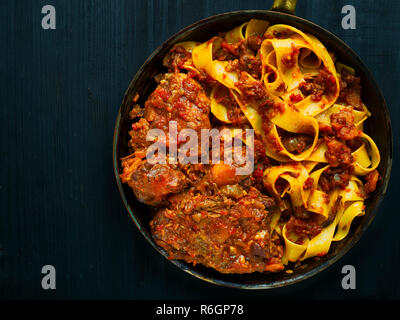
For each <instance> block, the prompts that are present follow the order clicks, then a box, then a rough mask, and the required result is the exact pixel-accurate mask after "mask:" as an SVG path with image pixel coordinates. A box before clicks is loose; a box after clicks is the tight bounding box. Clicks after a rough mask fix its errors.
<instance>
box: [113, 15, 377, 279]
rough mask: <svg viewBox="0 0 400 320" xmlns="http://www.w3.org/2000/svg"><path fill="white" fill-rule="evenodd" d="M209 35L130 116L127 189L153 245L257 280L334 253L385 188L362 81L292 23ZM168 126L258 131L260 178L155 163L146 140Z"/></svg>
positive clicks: (187, 50) (188, 49)
mask: <svg viewBox="0 0 400 320" xmlns="http://www.w3.org/2000/svg"><path fill="white" fill-rule="evenodd" d="M211 36H212V37H210V39H209V40H208V41H206V42H203V43H199V42H195V41H189V42H183V43H178V44H176V45H175V46H174V47H173V48H172V49H171V50H170V51H169V53H168V55H167V56H166V57H165V59H164V66H165V67H167V68H168V72H166V73H165V74H160V75H159V76H157V77H156V80H157V82H158V86H157V88H156V89H155V90H154V92H153V93H152V94H151V95H150V96H149V98H148V100H147V101H146V103H145V105H144V107H142V106H139V105H136V104H135V105H134V106H133V108H132V111H131V117H132V121H133V124H132V131H131V132H130V141H129V144H130V147H131V148H132V153H131V154H130V155H128V156H127V157H125V158H123V159H122V160H121V161H122V167H123V172H122V173H121V179H122V181H123V182H124V183H127V184H128V185H129V186H130V187H131V188H132V190H133V192H134V194H135V196H136V198H137V199H138V200H139V201H141V202H144V203H146V204H149V205H151V206H152V207H153V208H154V217H153V218H152V221H151V224H150V225H151V230H152V235H153V238H154V239H155V241H156V243H157V244H158V245H160V246H161V247H162V248H164V249H165V250H166V251H167V252H168V254H169V256H170V258H171V259H183V260H185V261H187V262H189V263H193V264H197V263H200V264H203V265H205V266H207V267H211V268H214V269H216V270H218V271H219V272H222V273H250V272H256V271H258V272H278V271H282V270H285V269H288V268H291V267H290V266H291V265H292V264H291V263H293V262H299V261H303V260H305V259H308V258H311V257H316V256H323V255H326V254H327V253H328V252H329V250H330V247H331V244H332V242H334V241H341V240H343V239H344V238H345V237H346V236H347V235H348V233H349V230H350V228H351V225H352V223H353V220H354V219H355V218H356V217H359V216H362V215H364V214H365V211H364V208H365V205H364V201H365V199H366V198H367V197H368V195H369V194H370V193H371V192H374V191H375V189H376V186H377V183H378V180H379V178H380V177H379V173H378V170H377V168H378V165H379V162H380V154H379V150H378V148H377V146H376V144H375V142H374V141H373V140H372V139H371V138H370V137H369V136H368V135H367V134H366V133H365V132H364V130H363V123H364V121H365V120H366V119H367V118H368V117H369V116H371V114H370V112H369V111H368V109H367V107H366V106H365V104H364V103H363V102H362V100H361V85H360V78H358V77H357V76H356V74H355V70H354V69H352V68H351V66H346V65H344V64H342V63H340V62H339V61H337V59H336V56H335V53H334V52H329V51H328V50H327V48H325V46H324V45H323V44H322V43H321V42H320V41H319V40H318V39H317V38H316V37H315V36H313V35H311V34H307V33H304V32H303V31H301V30H298V29H296V28H294V27H292V26H289V25H283V24H276V25H270V24H269V23H268V22H267V21H262V20H255V19H253V20H250V21H248V22H246V23H244V24H242V25H240V26H237V27H236V28H234V29H233V30H231V31H228V32H224V33H219V34H218V35H216V36H213V35H211ZM170 121H175V122H176V123H177V127H178V129H179V130H181V129H185V128H190V129H192V130H194V131H196V132H200V131H201V130H203V129H212V128H216V129H221V128H228V129H229V130H234V129H239V128H240V129H253V130H254V132H255V138H254V144H253V151H254V170H253V172H252V174H250V175H235V174H234V170H232V168H233V167H235V163H233V164H226V163H224V162H223V161H221V162H220V163H217V164H210V165H204V164H190V163H189V164H180V163H174V164H172V163H166V164H149V163H148V162H147V161H146V159H145V155H146V150H147V149H148V147H149V145H150V142H149V141H147V140H146V135H147V133H148V131H149V130H150V129H153V128H157V129H161V130H164V131H165V132H166V131H167V130H168V123H169V122H170ZM232 132H233V131H232ZM169 143H171V142H170V141H165V144H169ZM180 143H182V141H179V138H178V148H179V146H180Z"/></svg>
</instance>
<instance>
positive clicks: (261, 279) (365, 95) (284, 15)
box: [113, 0, 392, 289]
mask: <svg viewBox="0 0 400 320" xmlns="http://www.w3.org/2000/svg"><path fill="white" fill-rule="evenodd" d="M295 7H296V0H275V1H274V4H273V6H272V9H271V10H270V11H263V10H245V11H237V12H229V13H224V14H219V15H216V16H213V17H210V18H207V19H204V20H201V21H199V22H196V23H194V24H192V25H191V26H189V27H187V28H185V29H183V30H181V31H180V32H178V33H177V34H175V35H174V36H173V37H171V38H170V39H168V40H167V41H166V42H164V43H163V44H162V45H161V46H160V47H159V48H157V49H156V50H155V51H154V52H153V54H152V55H151V56H150V57H149V58H148V59H147V61H146V62H145V64H144V65H143V66H142V67H141V68H140V70H139V71H138V72H137V73H136V75H135V77H134V78H133V80H132V82H131V83H130V85H129V88H128V90H127V91H126V93H125V97H124V100H123V102H122V104H121V107H120V110H119V113H118V117H117V121H116V125H115V132H114V145H113V162H114V173H115V177H116V180H117V184H118V189H119V191H120V193H121V197H122V200H123V202H124V204H125V207H126V209H127V210H128V212H129V215H130V216H131V218H132V219H133V221H134V222H135V224H136V225H137V227H138V228H139V230H140V232H141V233H142V234H143V236H144V237H145V238H146V239H147V241H148V242H150V244H151V245H152V246H153V247H154V248H155V249H156V250H157V251H158V252H159V253H160V254H162V255H163V256H164V257H167V256H168V254H167V253H166V252H165V251H164V250H163V249H162V248H160V247H159V246H157V245H156V244H155V242H154V241H153V239H152V237H151V233H150V227H149V222H150V220H151V215H150V210H149V207H147V206H146V205H144V204H142V203H139V202H138V201H137V200H136V198H135V196H134V194H133V192H132V190H131V189H130V188H129V187H128V186H127V185H123V184H122V183H121V181H120V178H119V173H120V172H121V167H120V158H122V157H125V156H127V155H128V154H129V150H128V140H129V135H128V132H129V130H130V129H131V120H130V119H129V117H128V113H129V111H130V109H131V107H132V99H133V97H134V96H135V95H136V93H138V94H139V95H140V99H139V101H138V103H139V104H140V105H144V102H145V101H146V99H147V97H148V95H149V94H150V93H151V92H152V91H153V90H154V89H155V87H156V83H155V81H154V76H155V75H156V74H158V73H160V72H163V71H164V68H163V66H162V60H163V58H164V56H165V55H166V54H167V52H168V51H169V49H170V48H171V47H172V46H173V45H174V44H175V43H177V42H182V41H188V40H192V41H199V42H201V41H207V40H209V39H210V38H211V37H213V36H214V35H216V34H217V33H218V32H219V31H228V30H231V29H232V28H234V27H236V26H237V25H240V24H242V23H244V22H246V21H248V20H250V19H252V18H256V19H264V20H267V21H269V22H270V23H271V24H276V23H283V24H288V25H291V26H294V27H296V28H299V29H300V30H302V31H304V32H308V33H311V34H314V35H315V36H316V37H317V38H318V39H319V40H321V41H322V43H323V44H324V45H325V46H326V47H327V48H328V49H330V50H332V51H334V52H335V53H336V54H337V56H338V60H339V61H340V62H343V63H345V64H347V65H350V66H352V67H354V68H355V70H356V74H357V76H359V77H361V85H362V99H363V101H364V103H365V104H366V105H367V107H368V108H369V110H370V111H371V112H372V119H373V120H371V119H370V120H368V121H366V124H365V131H366V132H367V133H368V134H369V135H370V136H371V137H372V139H374V141H375V142H376V144H377V146H378V148H379V150H380V153H381V158H382V159H381V163H380V166H379V168H378V170H379V172H380V174H381V176H382V180H381V181H380V182H379V184H378V187H377V190H376V191H375V192H374V193H373V194H372V195H371V197H370V198H369V199H368V200H367V201H366V214H365V215H364V216H362V217H360V218H357V219H355V221H354V222H353V225H352V227H351V230H350V233H349V235H348V236H347V237H346V238H345V239H344V240H342V241H339V242H334V243H333V244H332V246H331V249H330V251H329V253H328V254H327V255H326V256H324V257H316V258H312V259H308V260H306V261H304V262H303V263H302V264H301V265H300V266H298V267H296V268H295V269H294V273H293V274H287V273H285V272H281V273H253V274H244V275H237V274H221V273H219V272H217V271H215V270H213V269H210V268H206V267H204V266H202V265H196V266H195V267H194V266H193V265H191V264H188V263H186V262H184V261H177V260H172V261H171V262H172V263H173V264H175V265H176V266H177V267H179V268H180V269H182V270H184V271H186V272H188V273H190V274H191V275H193V276H195V277H198V278H200V279H203V280H205V281H208V282H212V283H214V284H218V285H222V286H227V287H235V288H242V289H267V288H276V287H282V286H286V285H289V284H293V283H296V282H299V281H301V280H304V279H307V278H309V277H311V276H313V275H315V274H317V273H318V272H321V271H322V270H324V269H326V268H327V267H328V266H330V265H332V264H333V263H334V262H336V261H337V260H339V259H340V258H341V257H342V256H343V255H344V254H345V253H346V252H347V251H348V250H349V249H350V248H351V247H353V246H354V245H355V244H356V243H357V242H358V240H359V239H360V237H361V235H362V234H363V233H364V232H365V230H366V229H367V227H368V226H369V224H370V223H371V222H372V220H373V218H374V216H375V215H376V214H377V212H378V206H379V203H380V202H381V201H382V199H383V197H384V195H385V192H386V188H387V185H388V182H389V177H390V171H391V165H392V131H391V125H390V118H389V113H388V110H387V107H386V104H385V100H384V98H383V96H382V93H381V91H380V89H379V88H378V86H377V84H376V82H375V80H374V79H373V77H372V75H371V73H370V72H369V71H368V69H367V67H366V66H365V65H364V64H363V63H362V61H361V60H360V58H359V57H358V56H357V55H356V54H355V52H354V51H353V50H351V49H350V48H349V47H348V46H347V45H346V44H345V43H344V42H343V41H341V40H340V39H339V38H337V37H336V36H335V35H333V34H332V33H330V32H329V31H327V30H325V29H323V28H321V27H319V26H318V25H316V24H314V23H312V22H310V21H307V20H305V19H302V18H299V17H296V16H294V12H295Z"/></svg>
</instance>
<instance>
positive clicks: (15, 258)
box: [0, 0, 400, 299]
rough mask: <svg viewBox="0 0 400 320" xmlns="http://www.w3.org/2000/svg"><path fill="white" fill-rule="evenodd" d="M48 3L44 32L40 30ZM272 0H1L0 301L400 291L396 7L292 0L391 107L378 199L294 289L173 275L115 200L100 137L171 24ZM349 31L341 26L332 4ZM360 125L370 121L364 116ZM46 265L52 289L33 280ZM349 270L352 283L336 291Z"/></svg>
mask: <svg viewBox="0 0 400 320" xmlns="http://www.w3.org/2000/svg"><path fill="white" fill-rule="evenodd" d="M46 4H51V5H54V6H55V8H56V10H57V29H56V30H43V29H42V28H41V19H42V17H43V15H42V14H41V8H42V6H44V5H46ZM271 4H272V0H245V1H244V0H196V1H192V0H170V1H166V0H165V1H163V0H158V1H150V0H148V1H145V0H136V1H133V0H96V1H94V0H64V1H61V0H44V1H42V0H37V1H30V0H26V1H24V0H16V1H11V0H10V1H5V0H2V1H0V40H1V43H0V47H1V49H0V75H1V86H0V101H1V108H0V120H1V122H0V132H1V138H0V143H1V144H0V150H1V158H0V173H1V181H0V204H1V206H0V208H1V209H0V298H3V299H4V298H6V299H10V298H24V299H25V298H29V299H31V298H35V299H36V298H57V299H60V298H61V299H68V298H69V299H71V298H73V299H93V298H100V299H103V298H108V299H110V298H120V299H121V298H122V299H125V298H133V299H201V298H209V299H213V298H239V299H241V298H246V299H252V298H318V299H333V298H383V299H385V298H397V299H399V298H400V289H399V287H400V277H399V267H400V258H399V251H400V250H399V249H400V248H399V244H400V241H399V238H400V237H399V233H398V228H399V227H398V224H399V223H400V218H399V215H400V209H399V205H398V199H396V195H398V193H397V190H398V189H399V188H400V181H399V180H400V170H399V168H398V165H397V164H400V163H398V162H396V161H397V157H398V155H399V154H398V146H399V145H398V140H397V137H398V135H399V130H400V123H399V116H400V110H399V99H400V88H399V76H398V73H399V71H400V42H399V38H400V2H399V1H394V0H393V1H384V0H380V1H377V0H368V1H365V0H363V1H354V0H353V1H351V0H344V1H322V0H308V1H307V0H299V1H298V6H297V15H299V16H301V17H304V18H306V19H309V20H311V21H313V22H315V23H317V24H319V25H321V26H322V27H324V28H326V29H328V30H329V31H331V32H333V33H334V34H336V35H338V36H339V37H341V38H342V39H343V40H344V41H345V42H346V43H348V44H349V45H350V47H352V48H353V49H354V50H355V51H356V52H357V53H358V54H359V55H360V57H361V58H362V60H363V61H364V63H365V64H366V65H367V66H368V67H369V68H370V70H371V71H372V73H373V75H374V77H375V79H376V81H377V83H378V85H379V86H380V87H381V88H382V91H383V94H384V96H385V98H386V100H387V104H388V107H389V110H390V113H391V119H392V125H393V135H394V139H395V140H394V141H395V145H394V157H395V162H394V166H393V171H392V178H391V182H390V185H389V189H388V194H387V196H386V199H385V201H384V202H383V204H382V206H381V207H380V211H379V213H378V215H377V217H376V218H375V220H374V222H373V223H372V225H371V226H370V227H369V229H368V231H367V232H366V233H365V235H364V236H363V237H362V239H361V240H360V242H359V243H358V245H356V246H355V247H354V248H353V249H352V250H351V251H350V252H349V253H348V254H347V255H346V256H345V257H344V258H342V259H341V260H340V261H339V262H337V263H336V264H335V265H333V266H332V267H330V268H329V269H328V270H326V271H324V272H322V273H321V274H319V275H317V276H315V277H314V278H312V279H309V280H306V281H304V282H302V283H300V284H297V285H293V286H290V287H287V288H282V289H275V290H272V291H257V292H249V291H240V290H238V289H226V288H221V287H217V286H215V285H211V284H208V283H205V282H203V281H201V280H198V279H196V278H193V277H192V276H190V275H188V274H186V273H184V272H182V271H180V270H179V269H178V268H176V267H175V266H173V265H172V264H171V263H169V262H168V261H167V260H165V259H164V258H163V257H161V256H160V255H159V254H158V253H156V251H155V250H154V249H153V248H151V246H150V245H149V244H148V243H147V242H146V241H145V239H144V238H143V237H142V236H141V234H140V233H139V231H138V230H137V228H136V226H135V225H134V224H133V222H132V221H131V219H130V217H129V216H128V214H127V212H126V210H125V208H124V207H123V204H122V201H121V199H120V195H119V193H118V190H117V186H116V183H115V179H114V175H113V166H112V138H113V129H114V122H115V119H116V115H117V112H118V108H119V104H120V102H121V101H122V98H123V94H124V91H125V89H126V88H127V87H128V85H129V82H130V80H131V78H132V77H133V76H134V74H135V73H136V71H137V70H138V68H139V67H140V66H141V64H142V63H143V62H144V61H145V60H146V57H147V56H149V55H150V54H151V52H152V51H153V50H154V49H155V48H156V47H157V46H159V45H160V44H161V43H162V42H163V41H165V40H166V39H167V38H169V37H170V36H172V35H173V34H174V33H175V32H177V31H179V30H180V29H182V28H183V27H185V26H187V25H189V24H191V23H193V22H195V21H197V20H199V19H202V18H205V17H208V16H211V15H214V14H217V13H222V12H227V11H234V10H241V9H268V8H269V7H270V6H271ZM346 4H352V5H354V6H355V8H356V10H357V29H356V30H343V29H342V28H341V19H342V14H341V8H342V7H343V6H344V5H346ZM370 121H373V120H370ZM47 264H50V265H54V266H55V268H56V270H57V289H56V290H49V291H45V290H43V289H42V288H41V278H42V276H43V275H42V274H41V268H42V266H44V265H47ZM346 264H351V265H354V266H355V268H356V271H357V290H348V291H345V290H343V289H342V288H341V279H342V277H343V275H342V274H341V269H342V266H343V265H346Z"/></svg>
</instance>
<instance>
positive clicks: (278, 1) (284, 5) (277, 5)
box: [271, 0, 297, 15]
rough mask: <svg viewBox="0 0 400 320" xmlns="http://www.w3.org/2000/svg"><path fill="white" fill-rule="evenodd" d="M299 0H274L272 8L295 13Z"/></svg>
mask: <svg viewBox="0 0 400 320" xmlns="http://www.w3.org/2000/svg"><path fill="white" fill-rule="evenodd" d="M296 2H297V0H274V3H273V5H272V8H271V10H272V11H279V12H284V13H289V14H293V15H294V14H295V11H296Z"/></svg>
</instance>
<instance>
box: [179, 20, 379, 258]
mask: <svg viewBox="0 0 400 320" xmlns="http://www.w3.org/2000/svg"><path fill="white" fill-rule="evenodd" d="M255 35H257V36H262V37H263V40H262V44H261V48H260V49H259V51H258V55H259V58H260V59H261V62H262V69H261V70H262V74H261V82H262V83H263V87H264V90H265V91H266V93H267V95H268V97H269V99H271V101H274V102H275V103H279V104H281V105H282V110H283V112H278V113H277V114H275V115H274V116H273V117H272V118H271V128H270V132H269V136H268V137H266V136H265V132H264V130H263V128H262V126H263V119H262V116H261V115H260V113H259V112H258V111H259V107H260V106H259V105H258V103H257V100H251V101H249V99H246V98H245V96H244V94H243V92H241V90H240V88H239V87H238V86H237V85H236V84H237V82H238V81H239V79H240V78H241V77H243V76H244V77H246V81H247V82H248V83H250V84H251V83H252V82H255V81H258V80H256V79H254V78H253V77H252V76H251V75H250V74H248V73H245V72H242V74H239V72H237V71H232V70H231V69H230V68H229V61H224V60H218V59H213V54H214V53H215V52H216V51H217V50H218V49H220V47H221V44H222V42H223V41H225V42H226V43H229V44H234V43H237V42H239V41H247V39H249V37H251V36H255ZM177 46H182V47H184V48H185V49H186V50H187V51H188V52H190V53H191V55H192V56H191V59H189V60H188V61H186V62H185V68H186V69H187V70H192V71H194V72H198V73H200V72H205V73H206V74H207V75H209V76H210V77H211V78H213V79H214V80H216V81H217V85H214V86H213V88H212V91H211V97H210V98H211V112H212V113H213V114H214V116H215V117H216V118H217V119H218V120H220V121H222V122H224V123H227V124H229V123H231V121H230V120H229V117H228V106H225V105H224V104H223V103H222V102H220V101H218V99H217V98H216V95H217V92H218V90H220V88H221V87H222V88H223V87H225V88H226V89H227V90H229V91H230V93H231V94H232V96H233V97H234V98H235V100H236V102H237V104H238V105H239V106H240V109H241V110H242V112H243V114H244V115H245V116H246V118H247V119H248V121H249V122H250V124H251V126H252V127H253V129H254V130H255V133H256V134H259V135H261V136H262V138H263V142H264V145H265V148H266V155H267V156H268V157H270V158H272V159H274V160H276V161H278V162H280V165H274V166H271V167H269V168H268V169H266V170H265V172H264V177H263V181H264V183H265V184H266V185H268V186H269V187H270V190H269V191H270V192H271V193H272V194H273V195H275V197H276V198H278V199H279V198H283V197H284V196H288V198H289V199H290V201H291V204H292V206H293V207H302V206H304V208H305V209H306V210H307V211H308V212H313V213H314V214H316V215H318V220H319V221H320V222H322V223H323V222H324V221H326V222H327V224H326V225H324V228H323V229H322V231H321V232H320V233H319V234H318V235H316V236H315V237H312V238H310V237H307V236H303V238H302V239H299V237H298V235H296V234H292V233H291V232H288V230H287V228H286V223H282V222H280V215H281V213H280V211H279V210H276V211H275V212H273V213H272V219H271V228H272V229H273V230H274V231H276V232H277V233H278V234H279V235H281V236H282V237H283V239H284V242H285V253H284V261H286V262H288V261H290V262H295V261H302V260H304V259H307V258H310V257H314V256H321V255H324V254H326V253H327V252H328V251H329V248H330V246H331V243H332V241H340V240H342V239H344V238H345V237H346V236H347V234H348V232H349V229H350V226H351V224H352V221H353V219H354V218H355V217H357V216H361V215H363V214H364V213H365V211H364V200H365V197H366V196H365V195H363V192H362V182H361V181H360V180H359V178H357V177H358V176H365V175H367V174H368V173H370V172H372V171H373V170H375V169H376V168H377V167H378V165H379V162H380V155H379V150H378V148H377V146H376V144H375V142H374V141H373V140H372V139H371V138H370V137H369V136H368V135H366V134H365V133H364V132H362V133H361V134H360V138H361V140H362V142H363V143H362V145H361V146H360V147H359V148H358V149H356V150H355V151H354V152H352V157H353V159H354V162H353V166H354V172H353V173H352V177H351V179H350V181H349V183H348V185H347V187H346V188H344V189H342V188H335V189H334V190H332V191H330V192H325V191H323V190H322V189H321V187H320V184H319V182H320V177H321V175H322V174H323V172H324V171H325V170H327V169H328V168H329V167H330V165H329V162H328V160H327V158H326V156H325V155H326V151H327V145H326V143H325V141H323V139H322V140H321V141H319V134H320V129H319V128H320V125H325V126H328V127H330V126H331V115H332V114H336V113H340V112H347V113H350V114H352V116H353V117H354V124H355V126H356V127H357V129H359V130H360V131H362V130H363V122H364V121H365V120H366V119H367V118H368V117H369V116H370V112H369V111H368V109H367V107H366V106H365V105H364V104H363V105H362V109H363V110H361V111H360V110H356V109H354V108H352V107H350V106H347V105H345V104H339V103H338V102H337V100H338V97H339V93H340V83H339V77H340V73H339V72H338V71H337V69H340V70H342V69H343V68H345V69H346V70H350V72H353V73H354V70H353V69H351V68H350V67H348V66H345V65H343V64H340V63H337V64H336V65H335V63H334V61H333V59H332V56H331V55H330V54H329V52H328V51H327V49H326V48H325V47H324V45H323V44H322V43H321V42H320V41H319V40H318V39H317V38H316V37H315V36H313V35H311V34H307V33H304V32H302V31H300V30H298V29H296V28H294V27H292V26H289V25H283V24H278V25H272V26H269V23H268V22H266V21H262V20H255V19H253V20H250V21H249V22H246V23H244V24H242V25H240V26H238V27H236V28H234V29H233V30H231V31H229V32H227V33H226V34H225V35H224V36H216V37H213V38H212V39H211V40H209V41H207V42H204V43H196V42H184V43H179V44H177ZM294 49H295V50H298V51H297V52H298V54H297V55H296V57H294V61H293V63H292V64H290V65H289V66H288V65H284V64H283V61H284V59H285V57H288V56H290V55H291V54H292V53H293V50H294ZM322 68H325V70H327V72H329V73H330V74H332V75H333V77H334V78H333V79H332V83H333V84H334V85H335V87H336V90H335V91H334V92H333V93H332V94H330V95H326V94H324V95H322V97H321V98H320V99H319V100H318V99H314V100H313V98H312V96H311V95H308V96H306V97H305V98H304V99H302V100H301V101H298V102H296V101H294V102H293V101H291V96H293V95H297V94H301V91H300V87H299V86H300V84H301V83H302V82H304V81H305V80H306V79H313V78H315V77H316V76H318V74H319V72H320V70H321V69H322ZM243 73H245V74H244V75H243ZM282 88H283V90H282ZM280 130H283V131H286V132H289V133H294V134H306V135H308V136H310V137H311V138H312V143H311V145H310V147H309V148H307V149H305V150H304V151H302V152H300V153H298V154H296V153H295V152H291V151H289V150H287V149H286V148H285V146H284V144H283V143H282V138H281V135H280V134H279V131H280ZM271 141H274V146H272V145H271ZM277 146H278V147H277ZM277 150H280V151H277ZM310 178H311V180H309V181H312V185H311V186H310V188H304V185H305V183H306V181H307V180H308V179H310ZM282 180H284V181H285V183H286V184H285V185H286V187H285V188H284V189H283V190H280V189H279V188H277V182H278V181H282ZM334 207H335V210H336V211H337V212H336V214H335V215H334V218H333V219H332V218H331V217H330V214H331V213H332V210H333V208H334ZM330 219H331V220H332V221H330Z"/></svg>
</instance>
